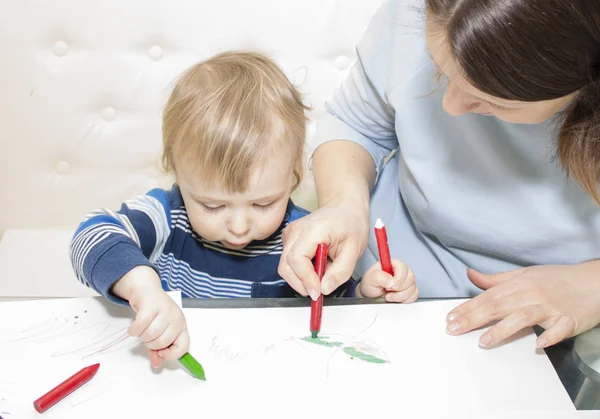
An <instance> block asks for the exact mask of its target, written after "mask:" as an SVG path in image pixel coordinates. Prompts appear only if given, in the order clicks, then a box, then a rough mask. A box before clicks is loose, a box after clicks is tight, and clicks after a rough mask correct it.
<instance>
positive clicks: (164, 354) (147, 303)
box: [113, 266, 190, 368]
mask: <svg viewBox="0 0 600 419" xmlns="http://www.w3.org/2000/svg"><path fill="white" fill-rule="evenodd" d="M113 292H114V293H115V294H116V295H118V296H120V297H122V298H124V299H126V300H128V301H129V304H130V305H131V307H132V308H133V310H134V311H135V312H136V317H135V321H134V322H133V324H132V325H131V326H130V327H129V330H128V333H129V335H130V336H136V337H139V339H140V340H141V341H142V342H144V344H145V345H146V347H147V348H148V349H150V364H151V365H152V367H154V368H158V367H160V366H161V365H162V363H163V360H165V359H178V358H180V357H181V356H182V355H184V354H185V353H186V352H187V351H188V349H189V346H190V336H189V334H188V331H187V324H186V321H185V317H184V315H183V312H182V311H181V309H180V308H179V306H177V304H175V302H174V301H173V300H172V299H171V297H169V296H168V295H167V293H166V292H165V291H164V290H163V289H162V286H161V283H160V278H159V277H158V275H157V274H156V272H155V271H154V269H152V268H150V267H148V266H137V267H135V268H133V269H132V270H131V271H129V272H128V273H127V274H125V275H124V276H123V277H122V278H121V279H120V280H119V281H118V282H117V283H115V285H114V286H113Z"/></svg>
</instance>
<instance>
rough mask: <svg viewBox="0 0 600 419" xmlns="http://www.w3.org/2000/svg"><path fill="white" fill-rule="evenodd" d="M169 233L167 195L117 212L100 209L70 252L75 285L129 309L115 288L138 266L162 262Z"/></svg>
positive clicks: (155, 194) (141, 199) (157, 193)
mask: <svg viewBox="0 0 600 419" xmlns="http://www.w3.org/2000/svg"><path fill="white" fill-rule="evenodd" d="M170 231H171V217H170V202H169V195H168V192H167V191H164V190H162V189H153V190H152V191H150V192H148V194H147V195H143V196H136V197H134V198H132V199H130V200H128V201H126V202H124V203H123V204H122V205H121V209H120V210H119V211H116V212H115V211H112V210H110V209H98V210H96V211H93V212H91V213H90V214H88V216H87V217H86V219H85V220H84V221H83V222H82V223H81V224H80V225H79V227H78V229H77V231H76V232H75V235H74V236H73V239H72V241H71V246H70V258H71V264H72V266H73V270H74V271H75V275H76V277H77V279H78V280H79V281H80V282H82V283H83V284H84V285H86V286H88V287H91V288H93V289H94V290H96V291H97V292H98V293H100V294H101V295H103V296H104V297H106V298H107V299H108V300H109V301H112V302H114V303H117V304H121V305H127V304H128V303H127V301H125V300H123V299H121V298H119V297H117V296H116V295H114V294H112V293H111V291H110V290H111V287H112V286H113V284H114V283H115V282H117V281H118V280H119V279H120V278H121V277H122V276H123V275H125V274H126V273H127V272H129V271H130V270H131V269H133V268H135V267H136V266H150V267H153V263H154V262H156V261H157V260H158V258H159V257H160V255H161V253H162V250H163V248H164V245H165V243H166V241H167V238H168V237H169V235H170Z"/></svg>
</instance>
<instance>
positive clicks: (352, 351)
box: [344, 346, 389, 364]
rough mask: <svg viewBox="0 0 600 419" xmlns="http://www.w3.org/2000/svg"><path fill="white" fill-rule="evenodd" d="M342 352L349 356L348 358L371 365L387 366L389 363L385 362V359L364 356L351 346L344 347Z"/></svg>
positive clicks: (369, 355) (368, 355) (364, 354)
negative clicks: (354, 358)
mask: <svg viewBox="0 0 600 419" xmlns="http://www.w3.org/2000/svg"><path fill="white" fill-rule="evenodd" d="M344 352H345V353H346V354H348V355H350V357H356V358H358V359H360V360H361V361H365V362H371V363H373V364H387V363H388V362H389V361H386V360H385V359H381V358H377V357H376V356H373V355H371V354H366V353H364V352H361V351H359V350H358V349H356V348H353V347H351V346H347V347H345V348H344Z"/></svg>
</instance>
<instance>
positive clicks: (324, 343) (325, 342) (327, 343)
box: [300, 336, 343, 348]
mask: <svg viewBox="0 0 600 419" xmlns="http://www.w3.org/2000/svg"><path fill="white" fill-rule="evenodd" d="M300 339H301V340H303V341H305V342H308V343H314V344H315V345H321V346H327V347H328V348H337V347H340V346H342V345H343V343H342V342H330V341H328V340H326V339H328V338H327V336H322V337H320V338H313V337H312V336H307V337H305V338H300Z"/></svg>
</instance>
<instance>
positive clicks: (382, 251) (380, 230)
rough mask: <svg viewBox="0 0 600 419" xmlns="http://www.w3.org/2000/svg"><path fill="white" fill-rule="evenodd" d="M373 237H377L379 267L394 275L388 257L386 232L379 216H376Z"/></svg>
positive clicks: (390, 260)
mask: <svg viewBox="0 0 600 419" xmlns="http://www.w3.org/2000/svg"><path fill="white" fill-rule="evenodd" d="M375 238H376V239H377V249H378V250H379V260H380V261H381V269H382V270H383V271H384V272H387V273H389V274H390V275H392V276H394V268H393V267H392V258H391V257H390V247H389V245H388V239H387V233H386V231H385V225H384V224H383V221H381V218H378V219H377V222H376V223H375Z"/></svg>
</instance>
